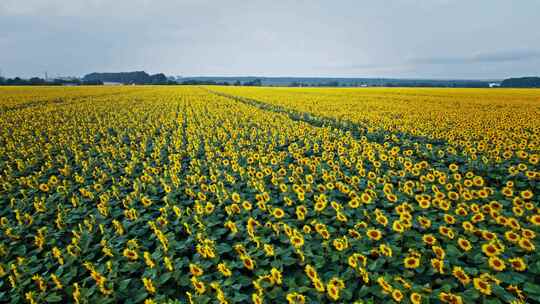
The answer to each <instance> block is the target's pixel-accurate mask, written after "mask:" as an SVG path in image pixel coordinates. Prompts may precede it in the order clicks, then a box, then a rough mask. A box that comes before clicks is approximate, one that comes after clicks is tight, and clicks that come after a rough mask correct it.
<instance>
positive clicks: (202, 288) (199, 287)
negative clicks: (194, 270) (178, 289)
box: [191, 277, 206, 294]
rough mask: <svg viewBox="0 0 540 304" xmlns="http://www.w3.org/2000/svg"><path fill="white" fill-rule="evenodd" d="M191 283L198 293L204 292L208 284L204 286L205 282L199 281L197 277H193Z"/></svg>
mask: <svg viewBox="0 0 540 304" xmlns="http://www.w3.org/2000/svg"><path fill="white" fill-rule="evenodd" d="M191 284H192V285H193V288H195V291H196V292H197V293H198V294H203V293H204V292H205V291H206V286H204V283H203V282H201V281H199V280H198V279H197V277H192V278H191Z"/></svg>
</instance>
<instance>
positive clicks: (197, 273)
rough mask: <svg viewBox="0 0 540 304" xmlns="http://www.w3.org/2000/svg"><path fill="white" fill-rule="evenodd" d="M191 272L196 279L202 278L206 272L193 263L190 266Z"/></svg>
mask: <svg viewBox="0 0 540 304" xmlns="http://www.w3.org/2000/svg"><path fill="white" fill-rule="evenodd" d="M189 272H191V274H192V275H193V276H196V277H199V276H202V275H203V274H204V271H203V270H202V268H201V267H199V266H198V265H196V264H191V263H190V264H189Z"/></svg>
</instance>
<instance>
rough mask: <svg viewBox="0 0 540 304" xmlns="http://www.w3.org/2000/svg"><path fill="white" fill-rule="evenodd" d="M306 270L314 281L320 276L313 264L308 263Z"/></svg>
mask: <svg viewBox="0 0 540 304" xmlns="http://www.w3.org/2000/svg"><path fill="white" fill-rule="evenodd" d="M304 271H305V272H306V275H307V276H308V277H309V278H310V279H311V280H312V281H315V280H316V279H317V278H318V275H317V271H316V270H315V268H313V266H311V265H306V267H305V269H304Z"/></svg>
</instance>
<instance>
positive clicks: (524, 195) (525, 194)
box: [520, 190, 533, 200]
mask: <svg viewBox="0 0 540 304" xmlns="http://www.w3.org/2000/svg"><path fill="white" fill-rule="evenodd" d="M520 195H521V197H522V198H523V199H526V200H529V199H531V198H532V197H533V192H532V191H531V190H525V191H521V193H520Z"/></svg>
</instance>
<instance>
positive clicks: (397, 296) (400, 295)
mask: <svg viewBox="0 0 540 304" xmlns="http://www.w3.org/2000/svg"><path fill="white" fill-rule="evenodd" d="M392 298H393V299H394V301H396V302H401V300H403V293H402V292H401V291H400V290H399V289H394V290H393V291H392Z"/></svg>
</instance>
